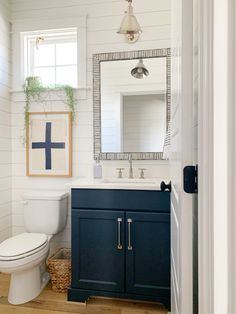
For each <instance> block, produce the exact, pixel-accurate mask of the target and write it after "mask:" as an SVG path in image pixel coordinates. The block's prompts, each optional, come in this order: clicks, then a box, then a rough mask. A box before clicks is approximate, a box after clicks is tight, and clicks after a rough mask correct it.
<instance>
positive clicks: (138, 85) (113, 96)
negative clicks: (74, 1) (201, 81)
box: [93, 48, 171, 160]
mask: <svg viewBox="0 0 236 314" xmlns="http://www.w3.org/2000/svg"><path fill="white" fill-rule="evenodd" d="M170 62H171V50H170V48H165V49H152V50H139V51H129V52H115V53H102V54H95V55H93V110H94V112H93V113H94V158H96V157H97V156H98V155H100V158H101V159H102V160H123V159H128V158H129V154H131V153H132V157H133V159H134V160H135V159H136V160H159V159H164V158H163V149H164V146H165V145H166V143H169V142H170V139H169V132H168V131H169V124H170V111H171V96H170V88H171V85H170V84H171V78H170V70H171V69H170Z"/></svg>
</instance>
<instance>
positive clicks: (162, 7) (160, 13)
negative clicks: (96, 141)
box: [12, 0, 170, 246]
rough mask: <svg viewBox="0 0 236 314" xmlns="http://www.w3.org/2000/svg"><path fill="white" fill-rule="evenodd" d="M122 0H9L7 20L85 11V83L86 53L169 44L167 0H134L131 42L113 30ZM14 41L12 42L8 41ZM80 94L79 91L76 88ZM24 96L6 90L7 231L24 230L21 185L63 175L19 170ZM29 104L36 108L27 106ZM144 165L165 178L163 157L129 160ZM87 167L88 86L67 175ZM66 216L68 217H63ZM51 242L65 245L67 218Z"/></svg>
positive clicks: (85, 173) (107, 165)
mask: <svg viewBox="0 0 236 314" xmlns="http://www.w3.org/2000/svg"><path fill="white" fill-rule="evenodd" d="M126 6H127V2H125V1H123V0H41V1H36V0H12V22H13V27H14V23H27V22H28V21H29V20H30V19H34V21H40V23H41V29H44V28H45V27H44V19H48V18H52V19H53V18H57V19H60V18H61V19H62V20H64V19H70V17H76V16H78V17H79V16H84V15H87V17H88V20H87V85H88V87H90V88H91V87H92V54H93V53H101V52H112V51H126V50H138V49H152V48H164V47H169V46H170V1H169V0H149V1H143V0H135V1H134V7H135V13H136V15H137V18H138V20H139V22H140V24H141V25H142V28H143V34H142V35H141V38H140V40H139V41H138V42H137V43H136V44H132V45H129V44H127V43H125V41H124V39H123V37H122V36H121V35H118V34H116V31H117V29H118V27H119V24H120V22H121V19H122V16H123V12H124V10H125V9H126ZM13 44H14V43H13ZM78 94H80V91H78ZM23 100H24V98H23V95H22V94H21V93H13V95H12V174H13V179H12V198H13V200H12V211H13V234H17V233H19V232H22V231H23V230H24V228H23V215H22V202H21V195H22V193H23V192H24V191H25V190H27V189H29V188H30V189H42V188H48V189H65V183H66V182H67V181H69V180H68V179H53V178H49V179H47V178H28V177H26V176H25V148H24V147H23V146H22V144H21V138H22V136H23V133H24V131H23V107H24V102H23ZM48 109H49V110H65V109H66V108H65V106H64V104H62V103H61V102H59V101H57V102H50V103H48ZM32 110H35V111H38V110H42V108H37V106H33V108H32ZM141 165H142V166H145V168H147V169H148V171H147V176H149V177H151V176H153V177H154V176H157V177H162V178H166V179H167V180H168V179H169V165H168V163H167V162H165V161H159V162H155V161H150V162H139V163H138V162H134V167H135V175H136V176H137V175H138V173H137V168H138V167H139V166H141ZM118 166H119V167H120V166H121V167H123V166H125V167H126V168H128V163H127V162H104V163H103V171H104V176H114V175H116V167H118ZM92 167H93V102H92V89H90V90H88V92H87V98H86V99H80V100H79V102H78V105H77V121H76V123H75V124H74V127H73V176H74V177H90V176H92ZM69 218H70V217H69ZM54 243H55V245H58V244H60V245H64V246H67V245H70V219H69V220H68V224H67V227H66V229H65V230H64V231H63V232H62V234H60V235H58V236H57V237H56V239H55V240H54Z"/></svg>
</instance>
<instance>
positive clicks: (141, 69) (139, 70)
mask: <svg viewBox="0 0 236 314" xmlns="http://www.w3.org/2000/svg"><path fill="white" fill-rule="evenodd" d="M131 75H132V76H133V77H135V78H137V79H142V78H144V77H146V76H148V75H149V71H148V69H147V68H146V67H145V65H144V64H143V59H140V60H139V62H138V64H137V66H136V67H135V68H133V69H132V70H131Z"/></svg>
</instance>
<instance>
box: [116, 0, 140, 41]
mask: <svg viewBox="0 0 236 314" xmlns="http://www.w3.org/2000/svg"><path fill="white" fill-rule="evenodd" d="M128 2H129V6H128V10H127V12H125V16H124V17H123V20H122V22H121V25H120V28H119V30H118V32H117V33H118V34H124V35H127V36H128V37H129V39H130V41H132V40H133V39H134V37H135V35H137V34H140V33H142V30H141V27H140V25H139V23H138V21H137V19H136V17H135V16H134V12H133V7H132V0H128Z"/></svg>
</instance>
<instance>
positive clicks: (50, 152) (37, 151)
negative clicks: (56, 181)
mask: <svg viewBox="0 0 236 314" xmlns="http://www.w3.org/2000/svg"><path fill="white" fill-rule="evenodd" d="M26 175H27V176H30V177H71V176H72V114H71V112H30V113H28V123H27V128H26Z"/></svg>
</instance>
